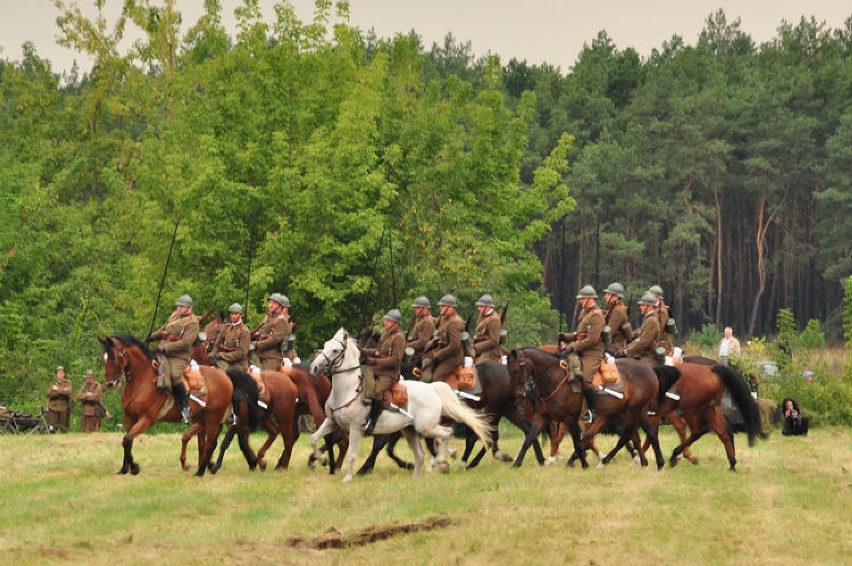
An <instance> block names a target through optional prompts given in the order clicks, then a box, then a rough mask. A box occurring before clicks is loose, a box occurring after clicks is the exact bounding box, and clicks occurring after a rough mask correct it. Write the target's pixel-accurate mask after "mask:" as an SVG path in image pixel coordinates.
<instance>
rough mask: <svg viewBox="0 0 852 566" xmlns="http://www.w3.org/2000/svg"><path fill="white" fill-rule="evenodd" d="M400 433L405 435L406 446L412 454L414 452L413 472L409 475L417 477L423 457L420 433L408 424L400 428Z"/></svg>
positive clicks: (420, 471)
mask: <svg viewBox="0 0 852 566" xmlns="http://www.w3.org/2000/svg"><path fill="white" fill-rule="evenodd" d="M402 434H404V435H405V439H406V440H407V441H408V446H409V447H410V448H411V452H412V454H414V473H413V474H412V476H411V477H413V478H418V477H420V474H421V473H422V472H423V460H424V458H425V453H424V452H423V446H422V445H421V444H420V435H419V434H418V433H417V431H416V430H414V428H412V427H410V426H407V427H405V428H404V429H402Z"/></svg>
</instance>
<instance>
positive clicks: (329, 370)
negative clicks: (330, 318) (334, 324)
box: [319, 337, 360, 379]
mask: <svg viewBox="0 0 852 566" xmlns="http://www.w3.org/2000/svg"><path fill="white" fill-rule="evenodd" d="M332 340H334V341H336V342H337V343H338V344H340V352H339V353H338V354H337V355H335V356H334V357H333V358H330V357H328V355H327V354H326V353H325V349H322V350H320V353H319V355H320V356H322V357H323V358H325V361H326V367H325V370H324V371H323V375H325V376H326V377H328V378H329V379H330V378H332V377H333V376H335V375H337V374H339V373H346V372H348V371H352V370H354V369H358V368H359V367H360V366H352V367H350V368H341V367H340V366H341V365H342V364H343V358H344V356H345V355H346V348H347V343H346V341H344V340H340V339H339V338H337V337H333V338H332Z"/></svg>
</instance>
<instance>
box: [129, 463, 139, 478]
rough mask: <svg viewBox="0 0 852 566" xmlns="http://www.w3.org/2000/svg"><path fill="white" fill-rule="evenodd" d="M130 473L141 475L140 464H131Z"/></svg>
mask: <svg viewBox="0 0 852 566" xmlns="http://www.w3.org/2000/svg"><path fill="white" fill-rule="evenodd" d="M130 473H131V474H133V475H134V476H138V475H139V466H137V465H136V464H133V465H132V466H130Z"/></svg>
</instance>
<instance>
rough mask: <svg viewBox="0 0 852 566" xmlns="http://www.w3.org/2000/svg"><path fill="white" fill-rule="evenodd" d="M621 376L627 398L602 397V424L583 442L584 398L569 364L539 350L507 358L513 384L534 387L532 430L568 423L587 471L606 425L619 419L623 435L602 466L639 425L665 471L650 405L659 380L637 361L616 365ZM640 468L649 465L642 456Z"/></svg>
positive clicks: (591, 429) (520, 351) (598, 408)
mask: <svg viewBox="0 0 852 566" xmlns="http://www.w3.org/2000/svg"><path fill="white" fill-rule="evenodd" d="M616 365H617V367H618V371H619V374H620V375H621V377H622V379H623V380H624V393H623V398H622V399H618V398H616V397H613V396H610V395H598V396H597V398H596V400H595V403H596V406H595V409H596V411H597V414H598V419H597V420H596V421H595V422H594V423H592V424H591V425H590V426H589V428H588V429H587V430H586V432H585V434H584V436H583V439H582V442H580V426H579V422H578V419H579V416H580V412H581V411H582V400H583V395H582V392H581V391H580V387H575V386H574V384H572V383H571V382H572V381H573V374H572V372H571V371H570V365H568V366H567V367H564V368H563V366H562V364H560V359H559V357H557V356H555V355H553V354H550V353H547V352H545V351H543V350H540V349H538V348H521V349H518V350H513V351H512V352H510V354H509V371H510V373H512V376H513V379H515V380H516V382H519V385H520V384H523V385H524V386H526V383H530V382H531V383H532V384H533V386H534V388H533V392H534V397H535V398H536V401H535V402H534V405H535V408H536V416H535V417H534V419H533V423H534V424H533V430H535V429H538V430H537V432H536V434H538V431H541V429H542V428H543V427H544V426H545V425H546V424H547V422H548V421H552V420H556V421H560V422H564V423H565V424H566V426H567V427H568V430H569V431H570V432H571V438H572V440H573V441H574V446H575V453H576V455H577V456H578V457H579V458H580V462H581V464H582V465H583V467H587V466H588V464H587V463H586V462H585V451H586V450H587V449H589V448H592V447H593V443H594V438H595V436H596V435H597V434H598V433H599V432H600V431H601V430H602V429H603V428H604V427H606V426H607V425H610V424H612V423H613V422H614V421H615V420H616V419H620V420H621V434H620V436H619V440H618V443H617V444H616V446H615V447H614V448H613V449H612V450H611V451H610V452H609V453H608V454H607V455H606V456H604V457H603V458H602V459H601V463H600V464H599V465H606V464H608V463H609V462H610V461H611V460H612V458H613V457H615V454H616V453H617V452H618V451H619V450H620V449H621V448H622V447H623V446H625V444H626V443H627V442H628V441H630V440H632V439H633V438H634V437H635V434H636V430H637V426H640V427H641V428H642V429H643V430H644V431H645V433H646V434H647V435H648V438H649V439H650V441H651V446H652V447H653V448H654V455H655V457H656V461H657V468H658V469H660V468H662V467H663V466H664V460H663V455H662V452H661V451H660V445H659V440H658V438H657V429H656V427H654V426H653V425H652V424H651V422H650V421H649V419H648V405H649V403H650V402H651V401H653V400H654V399H655V398H656V396H657V392H658V387H659V386H658V383H657V376H656V374H655V373H654V372H653V370H652V369H651V368H650V367H648V366H646V365H645V364H642V363H640V362H638V361H636V360H632V359H619V360H616ZM528 440H529V437H528V438H527V440H525V442H524V446H523V447H522V448H521V452H520V453H519V454H518V460H516V465H520V464H521V463H522V462H523V458H522V455H523V453H524V452H525V448H526V447H528V442H527V441H528ZM640 458H641V460H642V465H647V460H645V459H644V457H643V456H642V455H641V452H640Z"/></svg>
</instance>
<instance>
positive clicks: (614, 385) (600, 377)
mask: <svg viewBox="0 0 852 566" xmlns="http://www.w3.org/2000/svg"><path fill="white" fill-rule="evenodd" d="M592 386H593V387H594V388H595V390H601V389H603V388H606V389H609V390H612V391H624V380H623V379H622V377H621V374H620V373H619V372H618V367H617V366H616V365H615V361H612V362H607V361H606V360H604V361H603V362H601V367H600V368H599V369H598V371H597V373H595V375H594V377H592Z"/></svg>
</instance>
